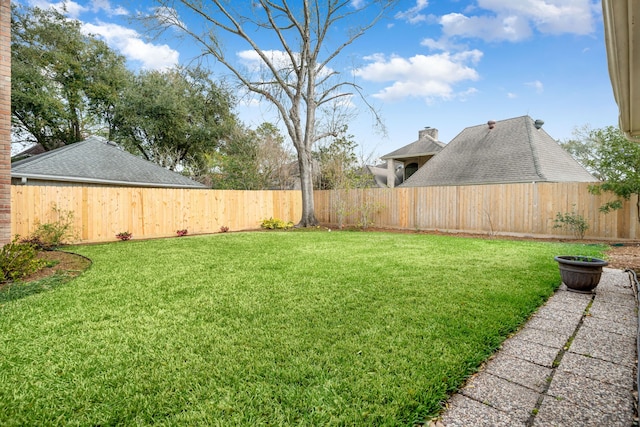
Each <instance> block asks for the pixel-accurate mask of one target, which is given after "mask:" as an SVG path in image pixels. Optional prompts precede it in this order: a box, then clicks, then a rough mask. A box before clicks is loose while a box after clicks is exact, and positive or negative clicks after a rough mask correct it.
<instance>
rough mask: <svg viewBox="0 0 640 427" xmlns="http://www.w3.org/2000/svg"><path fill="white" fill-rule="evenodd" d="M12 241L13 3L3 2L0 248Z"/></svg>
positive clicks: (0, 36) (0, 17)
mask: <svg viewBox="0 0 640 427" xmlns="http://www.w3.org/2000/svg"><path fill="white" fill-rule="evenodd" d="M10 241H11V1H10V0H0V246H2V245H4V244H5V243H9V242H10Z"/></svg>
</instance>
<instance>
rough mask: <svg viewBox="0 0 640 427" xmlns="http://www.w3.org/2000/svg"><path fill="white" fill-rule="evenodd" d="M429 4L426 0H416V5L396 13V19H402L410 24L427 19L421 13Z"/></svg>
mask: <svg viewBox="0 0 640 427" xmlns="http://www.w3.org/2000/svg"><path fill="white" fill-rule="evenodd" d="M428 6H429V1H428V0H416V5H415V6H413V7H412V8H410V9H407V10H405V11H403V12H398V13H396V16H395V17H396V19H402V20H404V21H407V22H408V23H410V24H417V23H419V22H424V21H426V20H427V16H426V15H425V14H423V13H421V12H422V11H423V10H424V9H426V8H427V7H428Z"/></svg>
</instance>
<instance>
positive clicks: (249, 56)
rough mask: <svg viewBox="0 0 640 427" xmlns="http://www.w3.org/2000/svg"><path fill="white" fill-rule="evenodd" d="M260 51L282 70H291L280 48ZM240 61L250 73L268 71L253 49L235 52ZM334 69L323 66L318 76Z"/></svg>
mask: <svg viewBox="0 0 640 427" xmlns="http://www.w3.org/2000/svg"><path fill="white" fill-rule="evenodd" d="M262 53H264V55H265V56H266V57H267V59H268V60H269V61H270V62H271V64H273V66H274V67H275V68H276V69H278V70H282V71H287V70H292V69H293V65H292V64H291V59H290V57H289V54H287V53H286V52H284V51H282V50H263V51H262ZM236 55H237V56H238V58H240V61H242V63H243V64H244V66H245V67H247V69H248V70H249V72H251V73H259V74H261V73H263V72H266V73H270V71H268V70H267V69H266V68H265V67H266V65H265V64H264V62H263V60H262V58H261V57H260V55H258V52H256V51H255V50H243V51H240V52H238V53H237V54H236ZM294 55H295V57H296V59H297V58H299V55H298V54H294ZM333 72H334V70H333V69H332V68H328V67H325V68H324V69H323V70H322V72H320V73H319V74H320V76H328V75H329V74H331V73H333Z"/></svg>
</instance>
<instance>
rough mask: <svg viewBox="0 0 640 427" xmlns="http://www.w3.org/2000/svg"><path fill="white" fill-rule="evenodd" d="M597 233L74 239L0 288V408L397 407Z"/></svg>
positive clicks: (279, 412) (20, 411)
mask: <svg viewBox="0 0 640 427" xmlns="http://www.w3.org/2000/svg"><path fill="white" fill-rule="evenodd" d="M602 249H603V248H602V247H598V246H584V245H568V244H552V243H539V242H523V241H517V242H516V241H505V240H481V239H465V238H455V237H446V236H430V235H422V234H384V233H345V232H342V233H340V232H332V233H327V232H323V233H320V232H318V233H296V232H264V233H228V234H227V233H225V234H218V235H214V236H198V237H196V236H194V237H183V238H173V239H166V240H156V241H129V242H117V243H112V244H104V245H95V246H82V247H75V248H73V251H74V252H77V253H80V254H82V255H85V256H87V257H89V258H91V259H92V260H93V266H92V268H91V269H89V270H88V271H87V272H85V273H84V274H83V275H82V276H80V277H79V278H77V279H75V280H73V281H71V282H69V283H67V284H66V285H64V286H61V287H58V288H56V289H54V290H52V291H50V292H44V293H38V294H34V295H31V296H28V297H25V298H21V299H17V300H13V301H8V302H4V303H0V425H148V424H159V425H220V426H223V425H224V426H228V425H237V426H245V425H267V424H268V425H302V426H317V425H376V426H382V425H412V424H413V423H415V422H420V421H423V420H424V419H425V418H426V417H429V416H432V415H435V414H437V413H438V411H439V410H440V408H441V404H442V402H443V401H445V400H446V398H447V396H448V395H449V394H450V393H451V392H453V391H454V390H455V389H457V388H458V387H459V386H460V385H461V384H462V382H463V381H464V380H465V378H466V377H467V376H468V375H470V374H472V373H473V372H474V371H475V370H476V369H477V367H478V366H479V364H480V363H481V362H482V361H483V360H484V359H486V358H487V357H488V356H489V355H490V354H491V353H492V352H493V351H494V350H495V349H496V348H497V347H498V346H499V344H500V343H501V342H502V341H503V340H504V338H505V337H506V336H507V335H508V334H509V333H511V332H513V331H514V330H516V329H517V327H518V326H519V325H520V324H521V323H522V322H523V321H524V320H525V319H526V318H527V317H528V316H529V315H530V314H531V313H532V311H534V310H535V309H536V307H538V306H539V305H540V304H541V303H542V302H543V301H544V300H545V299H546V298H547V297H548V296H549V295H550V294H551V293H552V292H553V291H554V289H555V288H556V287H557V286H558V285H559V282H560V278H559V273H558V269H557V266H556V263H555V262H554V261H553V255H558V254H577V253H579V254H584V255H592V256H598V255H601V253H602V252H601V251H602Z"/></svg>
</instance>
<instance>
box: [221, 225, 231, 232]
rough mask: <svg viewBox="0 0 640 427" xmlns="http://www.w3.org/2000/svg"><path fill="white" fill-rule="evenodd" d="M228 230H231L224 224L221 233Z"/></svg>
mask: <svg viewBox="0 0 640 427" xmlns="http://www.w3.org/2000/svg"><path fill="white" fill-rule="evenodd" d="M227 231H229V227H227V226H226V225H223V226H221V227H220V232H221V233H226V232H227Z"/></svg>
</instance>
